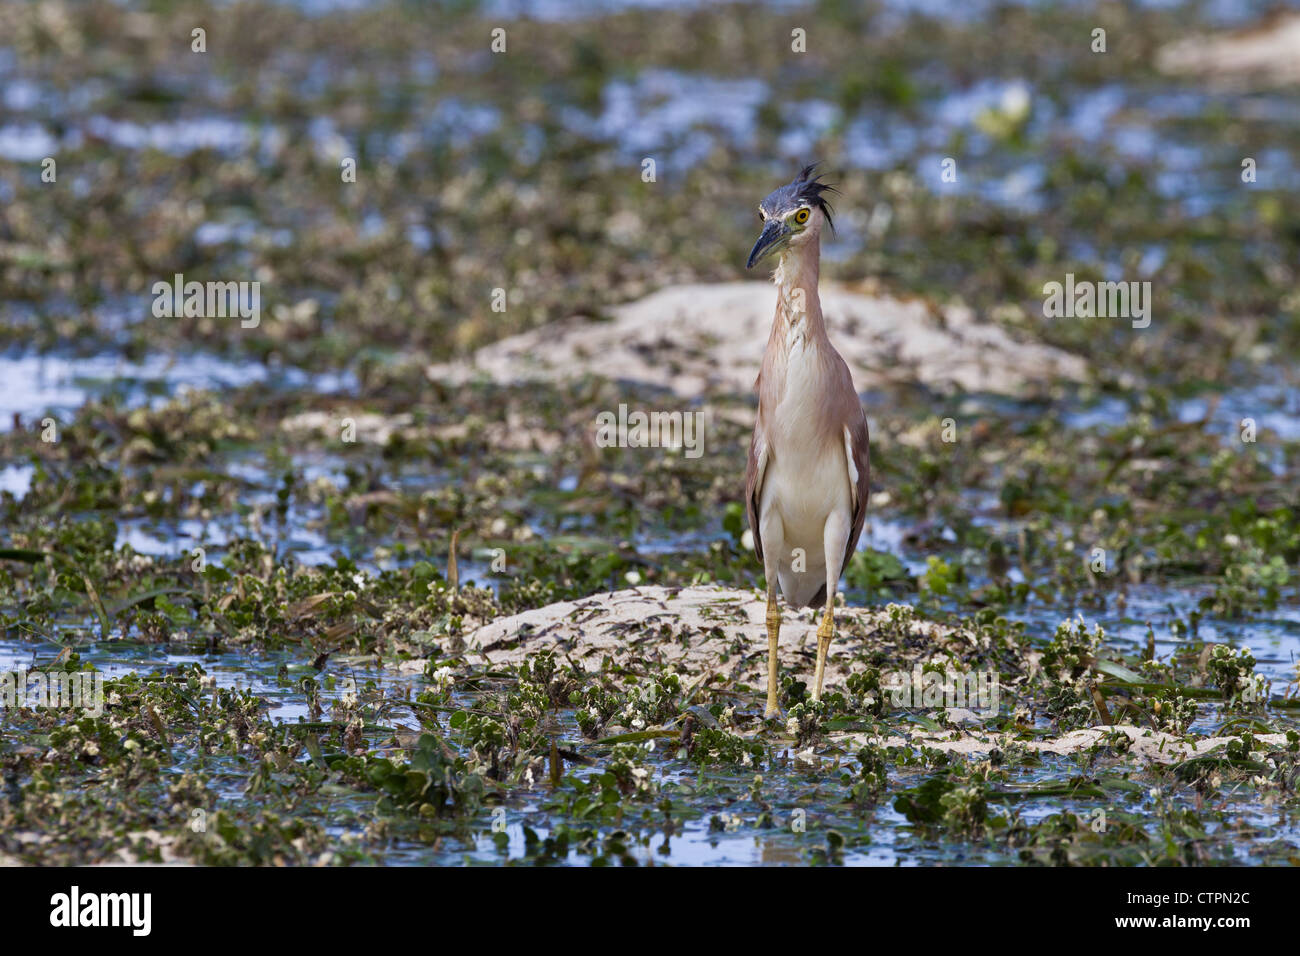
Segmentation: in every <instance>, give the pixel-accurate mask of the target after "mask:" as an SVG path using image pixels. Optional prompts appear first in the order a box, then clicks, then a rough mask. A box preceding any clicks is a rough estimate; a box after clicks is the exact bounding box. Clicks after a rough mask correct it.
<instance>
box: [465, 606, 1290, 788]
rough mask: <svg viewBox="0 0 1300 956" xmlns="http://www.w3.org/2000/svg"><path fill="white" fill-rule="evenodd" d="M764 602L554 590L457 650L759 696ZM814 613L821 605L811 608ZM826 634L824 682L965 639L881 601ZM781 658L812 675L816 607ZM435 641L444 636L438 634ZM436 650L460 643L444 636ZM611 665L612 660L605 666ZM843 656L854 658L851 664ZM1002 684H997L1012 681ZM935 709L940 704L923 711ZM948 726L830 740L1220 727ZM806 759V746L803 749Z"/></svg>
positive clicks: (1136, 734)
mask: <svg viewBox="0 0 1300 956" xmlns="http://www.w3.org/2000/svg"><path fill="white" fill-rule="evenodd" d="M765 609H766V605H765V603H764V598H763V597H762V596H761V595H760V594H759V593H758V592H756V591H741V590H736V589H732V588H721V587H690V588H664V587H640V588H629V589H626V590H622V591H613V592H609V593H606V594H597V595H593V596H592V597H589V598H583V599H581V600H577V601H562V602H560V603H557V604H552V605H549V606H547V607H544V608H536V609H534V610H531V611H524V612H523V613H520V614H516V615H513V616H511V617H505V618H499V619H497V620H495V621H492V622H490V623H488V624H485V625H483V626H482V627H480V628H478V629H477V630H475V631H472V632H471V633H470V634H468V635H467V636H466V637H465V638H464V647H463V653H464V654H465V657H466V659H467V660H469V661H470V662H471V663H483V664H488V665H491V666H493V667H501V666H502V665H514V664H519V663H521V662H523V661H524V660H526V659H528V658H530V657H531V656H532V655H535V654H537V653H538V652H540V651H551V652H552V653H554V654H555V655H556V657H557V658H558V659H560V660H569V661H572V662H574V663H577V664H580V665H581V666H582V667H584V668H585V669H587V670H593V671H594V670H604V671H606V672H607V673H609V674H611V678H612V680H613V681H614V682H615V683H617V682H618V679H619V674H620V672H622V671H623V670H624V669H626V671H628V672H631V673H644V672H645V670H646V669H647V668H656V667H659V666H662V665H668V664H671V665H673V666H675V667H681V668H683V669H684V670H685V671H686V675H687V676H685V677H684V678H683V684H684V685H698V684H701V683H703V682H705V681H708V682H709V684H710V685H711V686H712V687H713V688H719V687H722V688H727V687H731V688H734V687H736V686H737V685H739V684H747V685H748V686H749V687H750V688H751V689H752V691H753V693H752V695H751V698H752V699H748V700H746V699H738V700H737V703H738V704H739V705H740V706H741V707H742V708H747V709H751V710H756V709H759V708H760V707H761V696H760V695H761V689H762V688H763V687H764V686H766V685H765V680H766V677H765V675H766V672H767V640H766V630H765V627H764V614H765ZM818 613H819V612H818ZM835 617H836V623H837V631H836V641H835V644H834V645H832V647H831V655H830V657H829V659H828V661H827V668H826V684H827V688H828V689H843V683H844V679H845V678H846V677H847V676H848V675H849V673H851V672H852V670H855V669H860V668H861V667H862V665H861V664H860V663H856V662H853V661H852V658H853V657H854V656H855V655H856V652H858V651H861V650H863V649H864V648H865V647H866V646H867V645H870V647H871V648H874V649H884V650H885V651H886V652H887V653H888V655H889V657H890V659H891V660H894V661H896V662H898V666H899V668H900V669H904V670H905V669H907V668H910V667H911V666H912V665H913V664H914V663H915V662H917V661H921V660H928V659H930V657H931V656H932V655H933V654H934V653H935V652H937V651H940V650H950V651H952V652H954V653H956V654H958V655H960V654H961V653H963V652H965V653H968V654H969V653H970V652H971V651H972V650H973V648H972V647H971V645H970V642H969V636H968V635H967V634H965V633H963V632H962V630H961V629H953V628H947V627H943V626H941V625H938V624H935V623H933V622H929V621H924V620H913V621H911V622H909V624H908V625H907V626H906V627H904V628H902V629H900V628H899V627H897V626H890V625H889V623H888V618H889V615H888V612H887V611H886V610H885V609H884V608H852V607H842V608H838V609H837V610H836V614H835ZM784 618H785V623H784V625H783V627H782V631H781V647H780V660H781V670H782V674H790V673H793V674H795V675H796V676H798V677H800V678H802V679H804V680H811V677H812V671H813V664H814V661H815V659H816V657H815V655H816V647H817V639H816V616H815V614H814V612H813V611H811V610H804V611H801V612H798V613H795V612H792V611H790V610H789V609H785V610H784ZM442 640H443V641H444V642H448V641H450V640H451V639H449V638H443V639H442ZM445 649H446V650H462V648H459V647H457V648H451V647H447V648H445ZM607 665H612V666H607ZM850 665H852V666H850ZM1010 690H1011V689H1010V688H1006V687H1004V688H1003V692H1004V693H1007V692H1010ZM932 716H938V715H932ZM946 716H947V718H948V720H949V721H950V722H951V723H952V724H953V726H952V727H951V728H945V729H944V730H942V731H938V732H936V731H933V730H926V729H923V728H921V727H920V726H916V727H914V728H913V727H912V726H911V725H908V727H907V729H903V728H900V729H899V731H898V732H897V733H895V734H892V735H890V736H884V737H874V736H867V735H863V734H861V733H856V734H855V733H833V734H830V735H829V740H830V742H833V743H835V744H838V745H839V746H841V747H846V748H847V749H849V751H850V752H852V751H855V750H856V749H858V748H859V747H861V746H863V745H865V744H867V743H874V744H878V745H881V746H888V747H909V746H910V747H921V746H925V747H930V748H933V749H936V750H943V751H948V752H952V753H956V754H961V755H963V756H976V755H984V754H987V753H988V752H989V751H991V750H994V749H1004V750H1005V749H1007V748H1008V747H1017V748H1021V749H1024V750H1030V751H1038V752H1042V753H1051V754H1069V753H1074V752H1076V751H1080V750H1087V749H1088V748H1090V747H1092V746H1094V745H1096V744H1098V743H1101V742H1103V738H1104V737H1106V736H1107V735H1108V734H1112V733H1120V734H1123V735H1125V736H1127V737H1128V738H1129V740H1130V741H1131V743H1132V745H1131V747H1130V748H1129V751H1128V752H1129V753H1130V754H1132V755H1133V756H1134V757H1136V758H1141V759H1144V760H1150V761H1155V762H1159V763H1174V762H1177V761H1180V760H1184V759H1186V758H1188V757H1192V756H1196V755H1198V754H1204V753H1207V752H1209V751H1212V750H1214V749H1216V748H1219V747H1222V746H1224V745H1225V744H1227V742H1228V741H1229V740H1230V739H1232V738H1230V737H1203V738H1195V737H1186V738H1185V737H1177V736H1174V735H1172V734H1167V733H1161V732H1158V731H1154V730H1151V729H1150V728H1145V727H1135V726H1132V725H1127V724H1122V725H1116V726H1104V727H1090V728H1087V729H1083V730H1075V731H1071V732H1069V733H1065V734H1062V735H1060V736H1058V737H1054V738H1052V737H1048V738H1036V739H1031V740H1014V741H1013V739H1012V738H1011V737H1009V736H1007V735H1004V734H998V733H993V732H989V731H986V730H983V729H981V728H980V727H979V725H978V721H979V717H978V715H977V714H975V713H974V712H972V711H970V710H964V709H957V708H951V709H949V710H948V711H947V712H946ZM1256 740H1257V741H1258V742H1259V743H1260V744H1263V745H1265V746H1267V747H1274V746H1276V747H1282V746H1285V745H1286V738H1285V736H1284V735H1282V734H1259V735H1257V736H1256ZM801 756H803V757H804V758H806V759H812V758H813V755H812V754H805V755H801Z"/></svg>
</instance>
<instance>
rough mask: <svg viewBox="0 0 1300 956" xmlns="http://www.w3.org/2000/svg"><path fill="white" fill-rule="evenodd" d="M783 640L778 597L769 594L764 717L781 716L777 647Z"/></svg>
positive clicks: (771, 593)
mask: <svg viewBox="0 0 1300 956" xmlns="http://www.w3.org/2000/svg"><path fill="white" fill-rule="evenodd" d="M780 640H781V609H780V608H779V607H777V605H776V595H775V594H774V593H773V592H771V591H769V592H768V594H767V708H766V709H765V710H764V711H763V717H764V718H765V719H766V718H768V717H779V716H781V708H780V707H778V706H777V705H776V667H777V664H776V647H777V644H778V643H780Z"/></svg>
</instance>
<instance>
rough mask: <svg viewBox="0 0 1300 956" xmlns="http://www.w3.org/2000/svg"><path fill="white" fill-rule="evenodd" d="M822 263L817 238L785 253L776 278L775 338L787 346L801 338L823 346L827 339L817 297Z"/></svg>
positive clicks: (782, 255) (787, 248)
mask: <svg viewBox="0 0 1300 956" xmlns="http://www.w3.org/2000/svg"><path fill="white" fill-rule="evenodd" d="M820 260H821V252H820V250H819V249H818V242H817V239H816V238H814V239H813V240H812V241H811V242H809V243H807V244H805V245H802V246H799V247H791V246H787V247H786V249H785V250H784V251H783V252H782V253H781V259H780V261H779V262H778V263H777V267H776V272H775V273H773V275H772V281H773V282H775V283H776V289H777V293H776V318H775V319H774V320H773V323H772V337H773V338H774V339H779V340H780V341H781V342H782V343H783V344H786V343H793V342H794V341H796V340H798V339H800V338H803V339H805V340H806V343H818V344H820V343H821V342H822V341H824V340H825V339H826V323H825V322H824V321H823V319H822V303H821V299H820V298H819V297H818V295H817V280H818V273H819V268H820Z"/></svg>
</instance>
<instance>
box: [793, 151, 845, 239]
mask: <svg viewBox="0 0 1300 956" xmlns="http://www.w3.org/2000/svg"><path fill="white" fill-rule="evenodd" d="M818 165H820V164H818V163H809V164H808V165H807V166H805V167H804V168H803V169H801V170H800V171H799V175H798V176H797V177H795V181H794V182H792V183H791V184H790V185H791V186H792V187H794V189H795V195H796V196H798V197H799V198H800V199H802V200H803V201H804V202H806V203H808V204H809V205H810V206H816V207H817V208H818V209H820V210H821V211H822V215H823V216H825V217H826V224H827V225H828V226H830V227H831V228H832V229H834V228H835V222H834V221H833V220H832V219H831V213H832V212H833V210H832V209H831V204H830V203H829V202H827V201H826V197H825V195H823V194H824V193H834V192H838V191H839V190H837V189H836V188H835V187H834V186H833V185H831V184H830V183H824V182H822V181H821V178H822V177H821V174H820V173H817V174H816V175H814V173H816V170H817V167H818Z"/></svg>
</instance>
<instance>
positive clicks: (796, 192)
mask: <svg viewBox="0 0 1300 956" xmlns="http://www.w3.org/2000/svg"><path fill="white" fill-rule="evenodd" d="M816 168H817V164H816V163H813V164H812V165H810V166H805V167H804V168H803V170H802V171H801V172H800V173H799V175H798V176H796V177H795V180H794V182H792V183H786V184H785V185H784V186H782V187H781V188H780V189H777V190H775V191H774V192H770V193H768V194H767V196H765V197H764V199H763V201H762V202H760V203H759V204H758V215H759V217H760V218H761V219H762V220H763V231H762V233H761V234H760V235H759V237H758V242H756V243H754V248H753V251H751V252H750V254H749V262H748V263H747V264H746V266H745V268H746V269H752V268H754V263H756V262H758V261H760V260H762V259H765V258H767V257H768V256H770V255H771V254H772V253H774V252H780V251H781V250H782V249H784V248H786V247H787V246H794V247H798V246H800V245H803V244H804V243H808V242H814V241H816V239H817V237H818V236H819V235H821V228H822V220H825V221H826V223H827V224H828V225H829V226H830V227H831V228H832V229H833V228H835V224H834V223H833V222H831V206H830V203H828V202H827V201H826V197H825V195H823V194H824V193H828V192H835V187H834V186H831V185H828V184H827V183H823V182H819V180H820V179H821V176H820V175H816V176H815V175H813V171H814V170H815V169H816Z"/></svg>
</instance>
